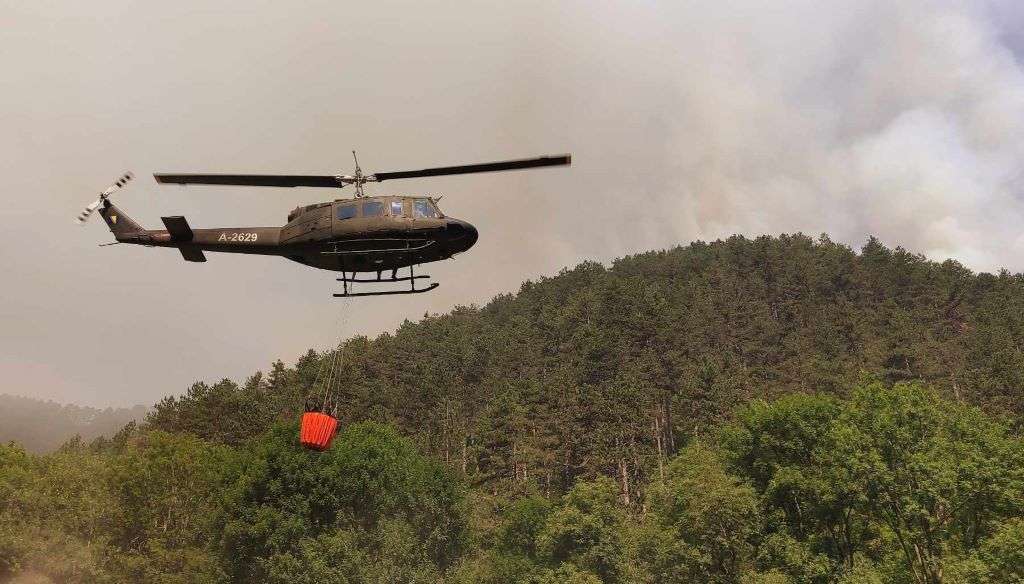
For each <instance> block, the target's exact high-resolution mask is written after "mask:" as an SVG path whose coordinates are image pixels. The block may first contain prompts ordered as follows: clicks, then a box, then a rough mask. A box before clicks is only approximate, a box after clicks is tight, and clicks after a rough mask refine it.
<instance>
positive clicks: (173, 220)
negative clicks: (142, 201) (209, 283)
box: [160, 215, 203, 261]
mask: <svg viewBox="0 0 1024 584" xmlns="http://www.w3.org/2000/svg"><path fill="white" fill-rule="evenodd" d="M160 219H161V220H162V221H163V222H164V226H166V227H167V232H168V233H170V234H171V240H172V241H192V228H191V227H189V226H188V221H185V218H184V217H182V216H181V215H175V216H173V217H161V218H160ZM200 255H202V254H200ZM185 259H188V258H185ZM199 261H203V260H199Z"/></svg>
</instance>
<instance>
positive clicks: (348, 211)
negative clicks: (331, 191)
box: [338, 205, 356, 219]
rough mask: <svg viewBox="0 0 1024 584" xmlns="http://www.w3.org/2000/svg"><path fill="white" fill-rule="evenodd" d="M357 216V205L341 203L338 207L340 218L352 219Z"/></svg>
mask: <svg viewBox="0 0 1024 584" xmlns="http://www.w3.org/2000/svg"><path fill="white" fill-rule="evenodd" d="M355 216H356V206H355V205H341V206H340V207H338V219H351V218H353V217H355Z"/></svg>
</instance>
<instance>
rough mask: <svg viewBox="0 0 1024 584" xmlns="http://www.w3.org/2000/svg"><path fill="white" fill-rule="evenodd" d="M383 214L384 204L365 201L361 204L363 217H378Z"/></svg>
mask: <svg viewBox="0 0 1024 584" xmlns="http://www.w3.org/2000/svg"><path fill="white" fill-rule="evenodd" d="M383 214H384V203H381V202H380V201H367V202H365V203H363V217H380V216H381V215H383Z"/></svg>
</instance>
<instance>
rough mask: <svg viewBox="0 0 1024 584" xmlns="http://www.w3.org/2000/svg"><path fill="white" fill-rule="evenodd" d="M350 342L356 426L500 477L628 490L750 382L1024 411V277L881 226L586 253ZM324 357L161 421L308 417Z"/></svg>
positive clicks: (349, 410)
mask: <svg viewBox="0 0 1024 584" xmlns="http://www.w3.org/2000/svg"><path fill="white" fill-rule="evenodd" d="M341 351H342V355H341V365H340V367H339V369H338V371H337V373H336V375H335V376H334V382H335V385H336V386H337V390H338V394H339V398H340V403H341V409H340V416H341V418H342V420H343V421H344V422H345V423H351V422H354V421H359V420H367V419H370V420H377V421H381V422H387V423H391V424H394V425H395V426H396V427H398V428H400V429H401V430H402V432H403V433H405V434H407V435H410V436H413V437H414V438H415V439H416V441H417V443H418V444H421V445H422V446H423V447H424V448H425V449H426V451H427V452H429V453H431V454H433V455H435V456H437V457H438V458H440V459H441V460H443V461H445V462H446V464H449V465H450V466H452V467H455V468H457V469H458V470H459V471H460V472H462V473H464V474H465V475H466V476H467V477H468V478H469V479H470V480H471V481H472V482H473V483H474V484H486V485H491V486H492V487H493V488H494V489H496V490H497V489H505V488H507V487H509V486H514V485H519V484H526V483H537V484H538V485H540V486H541V487H542V488H544V489H545V490H546V492H552V493H558V492H563V491H564V490H565V489H567V488H568V487H569V486H570V485H572V484H573V483H574V482H575V481H576V480H577V479H578V478H581V477H582V478H593V477H596V476H615V477H617V479H618V480H619V482H620V483H621V488H622V490H623V496H624V497H625V498H626V500H629V499H630V498H631V497H632V495H633V493H632V491H633V489H632V487H631V486H630V485H631V484H633V483H635V482H637V481H642V480H644V479H646V478H648V475H649V473H650V472H651V470H652V469H655V468H657V466H658V461H659V460H663V459H664V458H665V457H666V456H669V455H671V454H672V453H674V452H676V451H677V450H678V448H679V447H680V446H681V445H682V444H684V443H685V442H686V441H687V440H688V439H689V438H690V437H691V436H694V435H699V434H701V433H703V432H705V431H707V430H708V429H710V428H711V427H713V426H714V425H716V424H717V423H718V422H720V421H722V420H723V419H726V418H727V417H728V416H729V414H730V413H731V412H732V411H733V410H734V409H735V407H736V406H737V405H739V404H743V403H746V402H747V401H749V400H750V399H752V398H772V397H775V396H779V395H784V394H787V393H793V392H800V393H810V392H814V393H825V394H830V395H839V396H842V395H845V394H846V393H847V392H849V391H850V388H852V387H854V386H855V385H856V384H857V383H858V382H859V381H861V380H863V379H865V378H869V379H877V380H881V381H884V382H886V383H890V384H891V383H895V382H898V381H913V380H919V381H922V382H925V383H927V384H928V385H930V386H932V387H934V388H936V389H937V390H938V391H939V392H941V393H942V394H943V395H946V396H949V397H950V398H952V399H954V400H958V401H962V402H964V403H968V404H974V405H978V406H980V407H982V408H985V409H987V410H988V411H992V412H999V413H1004V412H1005V413H1012V414H1015V415H1017V414H1020V413H1022V412H1024V395H1022V393H1021V388H1024V277H1022V276H1021V275H1013V274H1009V273H1003V274H999V275H990V274H978V275H976V274H973V273H971V272H970V271H969V270H967V269H965V268H964V267H963V266H961V265H960V264H958V263H956V262H954V261H947V262H944V263H941V264H939V263H934V262H929V261H926V260H925V259H924V258H922V257H921V256H917V255H914V254H911V253H908V252H906V251H903V250H900V249H896V250H889V249H886V248H885V247H883V246H882V245H881V244H880V243H879V242H877V241H874V240H872V241H871V242H869V243H868V244H867V245H866V246H865V247H864V248H863V250H861V253H860V254H859V255H858V254H856V253H854V252H853V251H852V250H850V249H849V248H847V247H845V246H842V245H839V244H835V243H832V242H830V241H828V240H827V239H822V240H820V241H817V242H815V241H814V240H812V239H810V238H807V237H804V236H792V237H787V236H783V237H780V238H774V239H773V238H767V237H764V238H759V239H756V240H749V239H745V238H742V237H734V238H731V239H729V240H728V241H724V242H716V243H712V244H705V243H695V244H692V245H690V246H687V247H681V248H676V249H673V250H670V251H664V252H652V253H647V254H641V255H638V256H632V257H627V258H623V259H620V260H617V261H616V262H614V263H613V265H612V266H611V268H610V269H606V268H605V267H603V266H602V265H600V264H594V263H587V264H582V265H580V266H577V267H576V268H575V269H572V270H566V271H564V272H563V273H561V274H559V275H558V276H557V277H554V278H550V279H545V280H542V281H539V282H528V283H526V284H524V285H523V287H522V289H521V290H520V291H519V293H518V294H515V295H507V296H501V297H498V298H496V299H494V300H493V301H492V302H491V303H489V304H488V305H487V306H485V307H483V308H479V309H478V308H472V307H463V308H458V309H456V310H454V311H452V312H451V313H450V314H446V315H437V316H429V317H426V318H424V319H423V320H422V321H421V322H419V323H415V324H414V323H406V324H405V325H403V326H402V327H401V328H399V330H398V331H396V332H395V333H394V334H385V335H382V336H380V337H378V338H376V339H373V340H369V339H365V338H355V339H351V340H349V341H348V342H346V343H345V344H344V345H343V346H342V348H341ZM323 357H324V356H321V355H318V354H316V353H313V352H310V353H309V354H308V355H307V356H306V357H305V358H303V359H302V360H300V361H299V362H298V363H297V364H296V366H295V367H294V368H286V367H284V366H283V364H281V363H277V364H275V365H274V366H273V367H272V369H271V370H270V372H269V374H268V375H266V376H264V375H262V374H260V373H257V374H256V375H254V376H253V377H252V378H250V379H249V380H247V381H246V382H245V383H243V384H242V386H241V387H239V386H237V385H235V384H234V383H233V382H231V381H222V382H220V383H217V384H215V385H212V386H208V385H206V384H202V383H199V384H196V385H195V386H193V387H192V388H191V389H190V391H189V392H188V393H187V394H186V395H184V396H182V397H180V398H168V399H167V400H165V401H163V402H162V403H160V404H158V405H157V406H156V409H155V411H154V413H153V415H152V416H151V417H150V420H149V421H150V424H151V425H152V426H153V427H154V428H159V429H163V430H168V431H189V432H194V433H197V434H198V435H200V436H202V437H203V438H206V439H210V440H214V441H218V442H224V443H227V444H237V443H240V442H241V441H243V440H245V439H247V438H249V437H251V436H253V435H255V434H258V433H259V432H262V431H263V429H264V428H265V427H266V426H267V425H269V424H270V423H271V421H273V420H274V419H278V418H281V417H283V418H284V419H292V418H294V416H295V415H296V414H297V413H298V412H299V411H300V409H301V408H302V404H303V398H304V396H305V395H306V394H307V393H308V391H309V388H310V386H311V385H312V384H313V382H314V379H316V377H317V374H318V372H319V371H318V368H319V367H320V365H321V362H322V358H323ZM331 357H332V356H331V355H330V354H328V355H326V358H327V359H330V358H331ZM236 412H244V415H243V416H239V415H237V414H236Z"/></svg>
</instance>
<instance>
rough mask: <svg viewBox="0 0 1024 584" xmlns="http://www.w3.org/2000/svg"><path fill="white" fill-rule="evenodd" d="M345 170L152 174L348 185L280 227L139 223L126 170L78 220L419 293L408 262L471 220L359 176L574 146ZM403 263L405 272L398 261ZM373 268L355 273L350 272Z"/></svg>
mask: <svg viewBox="0 0 1024 584" xmlns="http://www.w3.org/2000/svg"><path fill="white" fill-rule="evenodd" d="M352 157H353V159H354V160H355V174H352V175H265V174H154V175H153V177H154V178H155V179H156V182H158V183H162V184H179V185H189V184H203V185H244V186H261V187H329V188H343V187H345V186H347V185H354V187H355V193H354V195H355V196H354V197H353V198H351V199H335V200H334V201H329V202H324V203H315V204H312V205H304V206H301V207H296V208H295V209H294V210H292V212H291V213H289V214H288V222H287V223H286V224H285V225H284V226H282V227H219V228H213V229H192V227H191V226H190V225H189V224H188V221H186V220H185V218H184V217H182V216H173V217H161V220H163V223H164V227H166V229H144V228H142V227H141V226H140V225H139V224H138V223H136V222H135V221H134V220H133V219H132V218H131V217H129V216H128V215H126V214H125V213H124V211H122V210H121V209H119V208H118V207H117V205H115V204H114V203H113V202H111V200H110V196H111V195H112V194H113V193H114V191H116V190H117V189H119V188H122V187H124V186H125V184H127V183H128V181H130V180H131V179H132V177H133V176H132V174H131V173H126V174H124V175H123V176H122V177H121V178H119V179H118V180H117V182H115V183H114V184H112V185H111V186H110V187H109V188H107V189H106V190H104V191H103V192H101V193H100V195H99V198H98V199H97V200H96V201H95V202H93V203H92V204H90V205H89V206H88V207H86V208H85V209H84V210H83V211H82V213H80V214H79V216H78V222H79V223H80V224H84V223H85V222H86V220H88V219H89V217H90V216H91V215H92V213H93V212H94V211H96V210H97V209H99V212H100V216H101V217H103V219H104V220H105V221H106V223H107V226H108V227H109V228H110V231H111V232H112V233H113V234H114V238H115V239H116V240H117V241H116V242H113V243H109V244H103V245H114V244H117V243H130V244H137V245H145V246H149V247H174V248H177V249H178V250H179V251H180V252H181V255H182V257H184V258H185V260H186V261H190V262H205V261H206V255H205V254H204V252H207V251H211V252H226V253H247V254H260V255H277V256H283V257H285V258H288V259H290V260H292V261H295V262H298V263H300V264H303V265H306V266H311V267H315V268H321V269H324V270H332V271H336V272H341V276H342V277H341V278H338V279H337V280H338V281H339V282H342V292H340V293H335V294H334V296H335V297H353V296H385V295H391V294H421V293H423V292H429V291H431V290H433V289H435V288H437V287H438V285H439V284H438V283H436V282H434V283H431V284H430V285H428V286H426V287H419V288H417V287H416V281H417V280H424V279H429V278H430V276H428V275H425V274H423V275H421V274H416V273H415V271H414V269H413V266H416V265H419V264H426V263H430V262H436V261H440V260H445V259H448V258H451V257H452V256H454V255H455V254H458V253H462V252H464V251H466V250H468V249H469V248H471V247H473V244H474V243H476V240H477V235H478V233H477V230H476V228H475V227H473V226H472V225H471V224H469V223H468V222H466V221H462V220H460V219H456V218H454V217H448V216H446V215H445V214H444V213H443V212H442V211H441V209H440V207H438V205H437V202H438V199H437V198H434V197H428V196H406V195H380V196H366V195H365V193H364V192H363V185H365V184H366V183H370V182H383V181H385V180H394V179H403V178H418V177H428V176H443V175H453V174H470V173H477V172H494V171H501V170H519V169H526V168H537V167H544V166H562V165H569V164H571V163H572V156H571V155H569V154H561V155H557V156H541V157H538V158H527V159H521V160H506V161H501V162H485V163H480V164H468V165H461V166H444V167H437V168H424V169H422V170H406V171H398V172H378V173H374V174H363V171H362V169H360V168H359V159H358V158H356V155H355V152H354V151H353V152H352ZM403 268H408V269H409V275H408V276H401V277H400V276H399V275H398V271H399V270H400V269H403ZM361 273H362V274H365V273H369V274H375V276H368V277H359V276H358V274H361ZM395 282H409V288H408V289H404V288H403V289H391V290H380V291H372V292H354V291H353V289H352V284H354V283H395Z"/></svg>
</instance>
